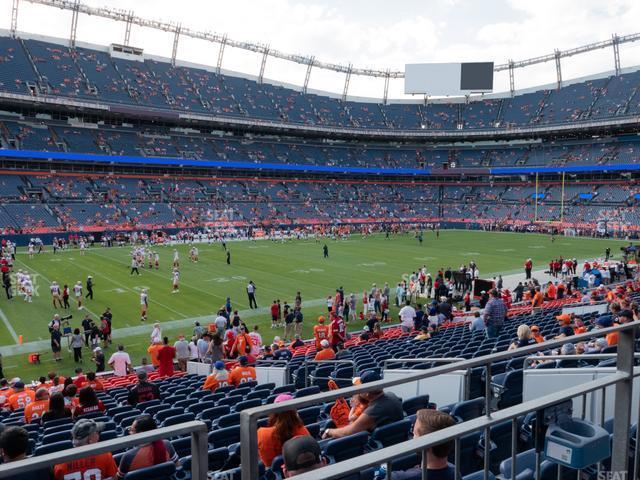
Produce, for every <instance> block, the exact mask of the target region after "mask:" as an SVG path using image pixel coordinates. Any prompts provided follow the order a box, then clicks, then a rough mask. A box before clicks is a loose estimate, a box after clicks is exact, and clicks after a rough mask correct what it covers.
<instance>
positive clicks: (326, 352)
mask: <svg viewBox="0 0 640 480" xmlns="http://www.w3.org/2000/svg"><path fill="white" fill-rule="evenodd" d="M320 347H321V348H322V350H320V351H319V352H318V353H316V356H315V358H314V360H315V361H316V362H320V361H322V360H333V359H334V358H336V354H335V353H334V351H333V348H331V344H330V343H329V340H322V341H321V342H320Z"/></svg>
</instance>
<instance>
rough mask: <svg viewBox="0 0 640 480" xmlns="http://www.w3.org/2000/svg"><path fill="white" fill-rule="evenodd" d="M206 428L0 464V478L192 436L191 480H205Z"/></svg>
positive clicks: (176, 428)
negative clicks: (155, 441)
mask: <svg viewBox="0 0 640 480" xmlns="http://www.w3.org/2000/svg"><path fill="white" fill-rule="evenodd" d="M207 433H208V430H207V425H206V424H205V423H204V422H198V421H193V422H186V423H180V424H178V425H173V426H170V427H162V428H158V429H156V430H151V431H148V432H143V433H136V434H133V435H129V436H126V437H119V438H114V439H113V440H106V441H104V442H98V443H93V444H91V445H85V446H82V447H74V448H72V449H69V450H63V451H60V452H53V453H48V454H46V455H41V456H38V457H29V458H26V459H25V460H19V461H17V462H11V463H5V464H3V465H0V478H14V477H15V476H16V475H19V474H26V473H29V472H34V471H36V470H42V469H50V468H51V467H53V466H54V465H56V464H60V463H65V462H69V461H71V460H78V459H80V458H86V457H90V456H92V455H97V454H99V453H105V452H113V451H115V450H121V449H123V448H127V447H135V446H136V445H144V444H147V443H150V442H153V441H154V440H160V439H165V438H171V437H176V436H178V435H186V434H190V435H191V455H192V459H193V461H192V463H191V477H192V478H193V479H194V480H207V467H208V451H209V445H208V443H207Z"/></svg>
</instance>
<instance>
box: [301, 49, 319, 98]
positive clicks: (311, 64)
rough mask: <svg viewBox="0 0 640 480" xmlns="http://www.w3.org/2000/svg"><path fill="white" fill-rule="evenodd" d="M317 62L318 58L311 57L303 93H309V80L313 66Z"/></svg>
mask: <svg viewBox="0 0 640 480" xmlns="http://www.w3.org/2000/svg"><path fill="white" fill-rule="evenodd" d="M315 61H316V57H314V56H313V55H312V56H310V57H309V63H307V73H306V74H305V75H304V85H303V86H302V93H307V89H308V88H309V79H310V78H311V69H312V68H313V64H314V62H315Z"/></svg>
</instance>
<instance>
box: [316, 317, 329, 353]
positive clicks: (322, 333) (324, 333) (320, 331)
mask: <svg viewBox="0 0 640 480" xmlns="http://www.w3.org/2000/svg"><path fill="white" fill-rule="evenodd" d="M324 321H325V318H324V317H323V316H322V315H320V316H319V317H318V324H317V325H314V326H313V338H315V340H316V350H317V351H320V349H321V348H322V347H321V346H320V342H322V340H328V339H329V333H330V328H329V326H328V325H325V324H324Z"/></svg>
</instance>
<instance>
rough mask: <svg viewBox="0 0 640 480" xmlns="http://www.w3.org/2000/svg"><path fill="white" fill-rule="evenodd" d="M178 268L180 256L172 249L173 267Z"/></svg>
mask: <svg viewBox="0 0 640 480" xmlns="http://www.w3.org/2000/svg"><path fill="white" fill-rule="evenodd" d="M179 266H180V255H179V254H178V250H176V249H175V248H174V249H173V267H174V268H178V267H179Z"/></svg>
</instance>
